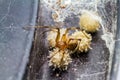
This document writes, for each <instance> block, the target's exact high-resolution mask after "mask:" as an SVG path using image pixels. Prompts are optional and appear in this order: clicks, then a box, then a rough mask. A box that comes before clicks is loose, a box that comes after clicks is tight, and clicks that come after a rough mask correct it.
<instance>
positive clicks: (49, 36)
mask: <svg viewBox="0 0 120 80" xmlns="http://www.w3.org/2000/svg"><path fill="white" fill-rule="evenodd" d="M65 31H66V29H65V28H62V29H60V40H61V37H62V35H63V34H64V33H65ZM56 36H57V32H54V31H50V32H48V34H47V40H48V43H49V45H50V46H51V47H55V44H56V42H55V40H56Z"/></svg>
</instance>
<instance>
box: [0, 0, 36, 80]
mask: <svg viewBox="0 0 120 80" xmlns="http://www.w3.org/2000/svg"><path fill="white" fill-rule="evenodd" d="M36 1H37V0H0V80H21V78H22V75H23V73H24V68H25V66H26V63H27V61H28V56H29V51H30V47H31V42H32V38H33V32H34V31H33V30H31V31H25V30H24V29H22V27H24V26H26V25H30V24H31V25H34V24H35V17H36V5H37V4H36Z"/></svg>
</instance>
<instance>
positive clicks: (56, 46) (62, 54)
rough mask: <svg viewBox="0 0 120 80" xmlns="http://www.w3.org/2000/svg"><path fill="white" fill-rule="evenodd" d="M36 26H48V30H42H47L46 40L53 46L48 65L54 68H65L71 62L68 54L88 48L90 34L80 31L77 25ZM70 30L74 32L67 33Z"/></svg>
mask: <svg viewBox="0 0 120 80" xmlns="http://www.w3.org/2000/svg"><path fill="white" fill-rule="evenodd" d="M36 28H49V30H47V31H44V32H48V31H49V32H48V34H47V40H48V43H49V46H51V47H52V48H53V50H51V51H49V53H50V55H49V59H50V60H49V66H53V67H54V68H55V69H56V68H58V69H61V70H66V69H67V67H68V65H69V64H70V63H71V62H72V59H71V57H70V54H73V53H75V52H76V51H79V52H84V51H85V52H86V51H88V49H89V48H90V43H91V35H90V34H88V33H86V32H85V31H81V30H80V28H79V27H70V28H59V27H52V26H37V27H36ZM70 30H74V31H75V32H74V33H72V34H69V31H70ZM44 32H43V33H44ZM43 33H42V34H43Z"/></svg>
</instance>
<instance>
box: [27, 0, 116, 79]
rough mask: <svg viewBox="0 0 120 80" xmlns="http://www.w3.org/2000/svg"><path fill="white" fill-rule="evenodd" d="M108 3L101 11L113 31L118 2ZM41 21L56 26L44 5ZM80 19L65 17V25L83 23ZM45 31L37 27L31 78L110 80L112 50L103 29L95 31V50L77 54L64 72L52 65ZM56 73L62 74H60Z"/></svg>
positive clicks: (92, 45) (93, 42)
mask: <svg viewBox="0 0 120 80" xmlns="http://www.w3.org/2000/svg"><path fill="white" fill-rule="evenodd" d="M104 5H106V6H105V8H101V7H99V10H100V14H101V16H102V17H103V18H104V19H105V22H106V27H107V28H109V30H110V31H111V27H112V26H111V24H112V22H111V20H112V19H113V15H112V14H113V12H114V9H112V10H111V12H110V11H109V10H110V8H112V7H113V8H114V5H112V4H111V2H108V3H106V4H104ZM112 11H113V12H112ZM109 15H111V16H109ZM106 17H107V18H106ZM38 22H39V25H54V22H53V20H52V19H51V11H50V10H47V9H46V8H45V7H44V6H42V5H41V6H40V7H39V19H38ZM78 22H79V18H78V17H76V16H75V15H73V16H71V17H69V18H67V19H66V20H65V22H64V25H63V26H65V27H71V26H79V25H78ZM41 31H43V30H42V29H37V30H36V34H35V40H34V44H33V48H32V52H31V57H30V63H29V65H28V67H27V80H106V77H107V72H108V65H109V54H110V53H109V51H108V48H107V47H106V44H105V42H104V41H103V40H102V39H101V35H102V34H103V32H102V30H101V29H100V30H99V31H98V32H97V33H95V34H92V36H93V40H92V44H91V47H92V48H93V49H92V50H90V51H89V52H88V53H84V54H80V55H78V56H76V57H75V56H73V62H72V63H71V64H70V66H69V68H68V70H67V71H64V72H59V71H58V72H57V71H52V70H51V69H50V68H49V66H48V59H47V56H48V55H49V53H48V45H47V44H46V39H45V36H44V37H41V34H40V32H41ZM56 74H59V77H57V76H56Z"/></svg>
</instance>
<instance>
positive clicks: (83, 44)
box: [69, 30, 92, 52]
mask: <svg viewBox="0 0 120 80" xmlns="http://www.w3.org/2000/svg"><path fill="white" fill-rule="evenodd" d="M70 38H72V39H75V40H71V41H70V42H69V47H73V46H70V45H76V47H78V49H77V51H79V52H87V51H88V50H89V49H91V47H90V44H91V40H92V37H91V35H90V34H88V33H86V32H85V31H78V30H76V31H75V32H74V33H73V34H72V35H71V36H70ZM76 47H74V48H76Z"/></svg>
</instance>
